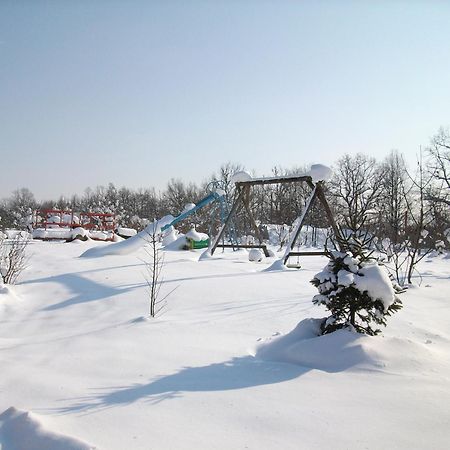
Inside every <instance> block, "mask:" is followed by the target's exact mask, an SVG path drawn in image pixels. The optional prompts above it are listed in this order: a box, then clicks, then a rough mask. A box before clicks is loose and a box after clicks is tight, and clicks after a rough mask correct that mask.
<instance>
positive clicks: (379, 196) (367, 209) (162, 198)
mask: <svg viewBox="0 0 450 450" xmlns="http://www.w3.org/2000/svg"><path fill="white" fill-rule="evenodd" d="M243 169H244V168H243V167H242V166H240V165H239V164H232V163H227V164H223V165H222V166H221V167H220V169H219V171H218V173H216V174H214V175H212V176H211V178H210V179H211V182H213V183H212V184H210V183H202V184H201V185H197V184H194V183H185V182H183V181H182V180H179V179H172V180H170V181H169V182H168V184H167V187H166V188H165V189H164V190H163V191H161V192H157V191H156V190H155V189H154V188H146V189H137V190H133V189H129V188H126V187H122V188H117V187H116V186H115V185H114V184H112V183H110V184H109V185H108V186H97V187H96V188H88V189H86V191H85V192H84V194H83V195H81V196H77V195H74V196H72V197H71V198H70V199H67V198H62V197H60V198H59V199H54V200H50V201H45V202H37V201H36V200H35V197H34V195H33V193H32V192H30V191H29V190H28V189H26V188H22V189H19V190H16V191H15V192H14V193H13V195H12V196H11V197H10V198H7V199H4V200H3V201H2V202H1V204H0V216H1V219H0V229H5V228H20V227H26V222H24V218H25V217H29V215H30V212H31V211H32V210H36V209H69V210H74V211H86V212H113V213H115V214H116V217H117V221H118V223H119V224H120V225H122V226H128V227H134V228H138V229H140V228H142V227H143V226H144V225H145V223H146V221H148V220H153V219H154V218H159V217H162V216H164V215H166V214H172V215H177V214H179V213H180V212H181V211H182V210H183V208H184V206H185V205H186V204H187V203H197V202H198V201H199V200H200V199H201V198H203V197H205V195H207V193H208V190H209V189H212V188H213V186H212V185H214V186H215V187H220V188H221V189H222V190H223V191H224V192H225V198H226V200H227V202H228V204H230V203H231V202H232V198H233V183H232V181H231V179H232V176H233V174H234V173H235V172H236V171H240V170H243ZM307 169H308V168H307V167H295V168H289V169H286V168H281V167H275V168H273V170H272V173H271V174H269V175H270V176H283V175H292V174H297V173H304V172H305V171H306V170H307ZM326 189H327V196H328V200H329V202H330V204H331V206H332V209H333V210H334V212H335V215H336V220H337V222H338V223H339V224H340V225H341V226H342V227H343V228H346V229H350V230H366V231H370V232H371V233H373V234H374V235H376V236H377V237H378V238H379V239H389V241H390V242H391V243H392V244H394V245H395V244H397V243H401V242H405V241H409V242H413V241H414V243H416V244H417V246H419V247H420V245H428V246H434V245H435V244H436V242H439V241H441V242H443V243H444V245H445V246H447V247H448V237H449V234H450V231H449V229H450V134H449V132H448V131H446V130H444V129H440V130H439V132H438V133H437V134H436V135H435V136H434V137H433V138H432V140H431V143H430V145H429V147H428V148H426V149H425V150H424V152H423V154H422V155H421V156H420V159H419V161H417V164H416V167H412V168H411V167H410V168H408V167H406V164H405V162H404V159H403V157H402V155H401V154H400V153H399V152H397V151H392V152H391V153H390V154H389V155H388V156H387V157H386V158H385V159H384V160H382V161H376V160H375V159H374V158H372V157H371V156H368V155H365V154H362V153H361V154H357V155H354V156H351V155H344V156H343V157H341V158H340V159H338V160H337V161H336V162H335V164H334V165H333V178H332V179H331V180H330V181H329V182H328V183H327V184H326ZM252 192H253V195H252V198H251V209H252V212H253V214H254V216H255V218H256V220H257V221H258V222H259V223H260V224H262V225H263V224H279V225H283V224H286V225H288V226H289V225H290V224H292V223H293V222H294V221H295V219H296V218H297V217H298V215H299V213H300V211H301V210H302V208H303V206H304V205H305V201H306V199H307V197H308V195H309V193H310V188H309V187H308V186H306V185H302V184H301V183H295V184H283V185H266V186H260V187H255V188H254V189H253V191H252ZM308 220H309V222H308V223H309V224H310V225H312V226H315V227H318V228H322V227H327V226H328V223H327V221H326V218H325V215H324V213H323V211H321V210H320V208H319V207H316V208H315V209H314V210H313V211H312V214H311V216H310V217H309V219H308ZM245 221H246V219H245V216H244V215H242V220H240V221H239V219H238V222H240V223H239V226H240V228H241V230H240V232H241V233H246V232H248V233H249V234H251V233H250V227H249V224H248V223H246V222H245ZM191 223H194V224H196V225H197V227H198V228H199V229H200V230H201V231H205V232H211V230H212V229H213V228H215V229H216V228H217V226H218V217H216V216H214V217H213V215H212V213H211V208H204V210H202V211H201V212H199V213H197V214H196V215H195V216H194V217H190V218H189V219H188V221H187V222H186V223H185V224H184V227H185V228H186V227H188V226H189V225H190V224H191Z"/></svg>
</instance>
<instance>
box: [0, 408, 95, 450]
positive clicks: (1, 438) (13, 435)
mask: <svg viewBox="0 0 450 450" xmlns="http://www.w3.org/2000/svg"><path fill="white" fill-rule="evenodd" d="M0 425H1V428H0V443H1V447H0V448H4V449H5V450H36V449H42V450H44V449H45V450H93V449H95V448H97V447H94V446H93V445H90V444H88V443H87V442H83V441H80V440H79V439H76V438H73V437H70V436H65V435H63V434H60V433H55V432H54V431H51V430H49V429H48V428H45V427H44V426H43V425H42V424H41V422H40V421H39V420H38V418H37V417H36V416H35V415H34V414H32V413H30V412H27V411H21V410H20V409H16V408H14V407H11V408H9V409H7V410H6V411H4V412H3V413H2V414H0Z"/></svg>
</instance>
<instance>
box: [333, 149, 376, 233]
mask: <svg viewBox="0 0 450 450" xmlns="http://www.w3.org/2000/svg"><path fill="white" fill-rule="evenodd" d="M381 179H382V177H381V176H380V173H379V169H378V166H377V164H376V161H375V159H374V158H371V157H369V156H366V155H364V154H362V153H358V154H357V155H355V156H350V155H344V156H343V157H342V158H341V159H339V160H338V162H337V164H336V167H335V170H334V177H333V179H332V180H331V182H330V183H329V188H330V192H331V194H332V195H333V196H334V197H335V201H336V209H337V210H338V212H339V215H340V217H341V220H342V221H343V223H345V225H346V226H347V228H348V229H349V230H351V231H352V232H354V233H355V232H357V231H359V230H361V229H362V228H363V227H366V226H367V225H368V224H369V217H370V214H371V213H372V212H373V211H374V209H375V207H376V205H377V203H378V200H379V197H380V193H381V190H380V188H381Z"/></svg>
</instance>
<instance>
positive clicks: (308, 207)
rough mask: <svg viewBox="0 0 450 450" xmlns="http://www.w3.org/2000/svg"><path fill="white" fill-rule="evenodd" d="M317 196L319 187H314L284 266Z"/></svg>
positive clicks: (284, 258) (289, 246)
mask: <svg viewBox="0 0 450 450" xmlns="http://www.w3.org/2000/svg"><path fill="white" fill-rule="evenodd" d="M316 195H317V187H314V189H313V191H312V192H311V195H310V196H309V199H308V202H307V203H306V205H305V209H304V210H303V212H302V215H301V216H300V221H299V224H298V225H297V229H296V230H295V233H294V236H293V237H292V239H291V242H289V245H288V246H287V248H286V252H285V254H284V257H283V264H286V262H287V260H288V259H289V255H290V253H291V251H292V249H293V248H294V246H295V243H296V242H297V239H298V237H299V235H300V231H301V229H302V227H303V224H304V223H305V219H306V215H307V214H308V211H309V210H310V209H311V207H312V205H313V203H314V199H315V198H316Z"/></svg>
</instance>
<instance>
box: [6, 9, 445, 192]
mask: <svg viewBox="0 0 450 450" xmlns="http://www.w3.org/2000/svg"><path fill="white" fill-rule="evenodd" d="M449 125H450V2H449V1H425V0H423V1H412V0H409V1H395V0H390V1H347V2H346V1H344V0H342V1H312V0H311V1H281V0H280V1H275V0H274V1H245V0H241V1H223V2H221V1H212V0H211V1H179V2H175V1H160V2H157V1H153V2H152V1H132V0H127V1H106V0H105V1H94V0H92V1H88V0H80V1H68V0H67V1H56V0H55V1H50V2H45V1H39V0H29V1H20V0H15V1H6V0H2V1H1V2H0V157H1V159H0V167H1V169H0V198H1V197H6V196H9V195H10V193H11V191H12V190H13V189H16V188H18V187H23V186H25V187H28V188H30V189H31V190H32V191H33V192H34V193H35V194H36V196H37V197H38V198H40V199H44V198H49V197H56V196H59V194H64V195H70V194H72V193H82V192H83V191H84V188H86V187H87V186H92V187H94V186H96V185H99V184H107V183H108V182H110V181H111V182H113V183H114V184H116V185H118V186H122V185H126V186H129V187H131V188H136V187H140V186H142V187H147V186H155V187H156V188H164V186H165V184H166V183H167V181H168V180H169V179H170V178H171V177H179V178H182V179H184V180H186V181H195V182H201V181H202V180H204V179H206V178H207V177H208V176H209V175H210V173H211V172H213V171H214V170H216V169H217V168H218V166H219V165H220V164H221V163H222V162H226V161H235V162H240V163H242V164H244V165H245V166H246V167H247V168H248V169H252V170H255V171H256V173H257V174H258V175H262V174H267V173H269V171H270V169H271V167H272V166H274V165H279V166H283V167H290V166H294V165H304V164H309V163H314V162H317V163H325V164H330V163H331V162H333V161H335V160H336V159H337V158H339V157H340V156H341V155H343V154H344V153H346V152H347V153H351V154H353V153H356V152H364V153H367V154H370V155H373V156H375V157H377V158H382V157H384V156H385V155H386V154H388V152H389V151H390V150H391V149H393V148H397V149H399V150H400V151H402V152H403V153H404V154H405V155H406V156H407V158H408V159H409V160H410V161H412V160H413V159H414V155H415V154H416V153H417V151H418V148H419V145H426V144H427V143H428V141H429V138H430V137H431V136H432V135H433V134H434V133H435V132H436V131H437V129H438V128H439V127H440V126H449Z"/></svg>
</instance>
